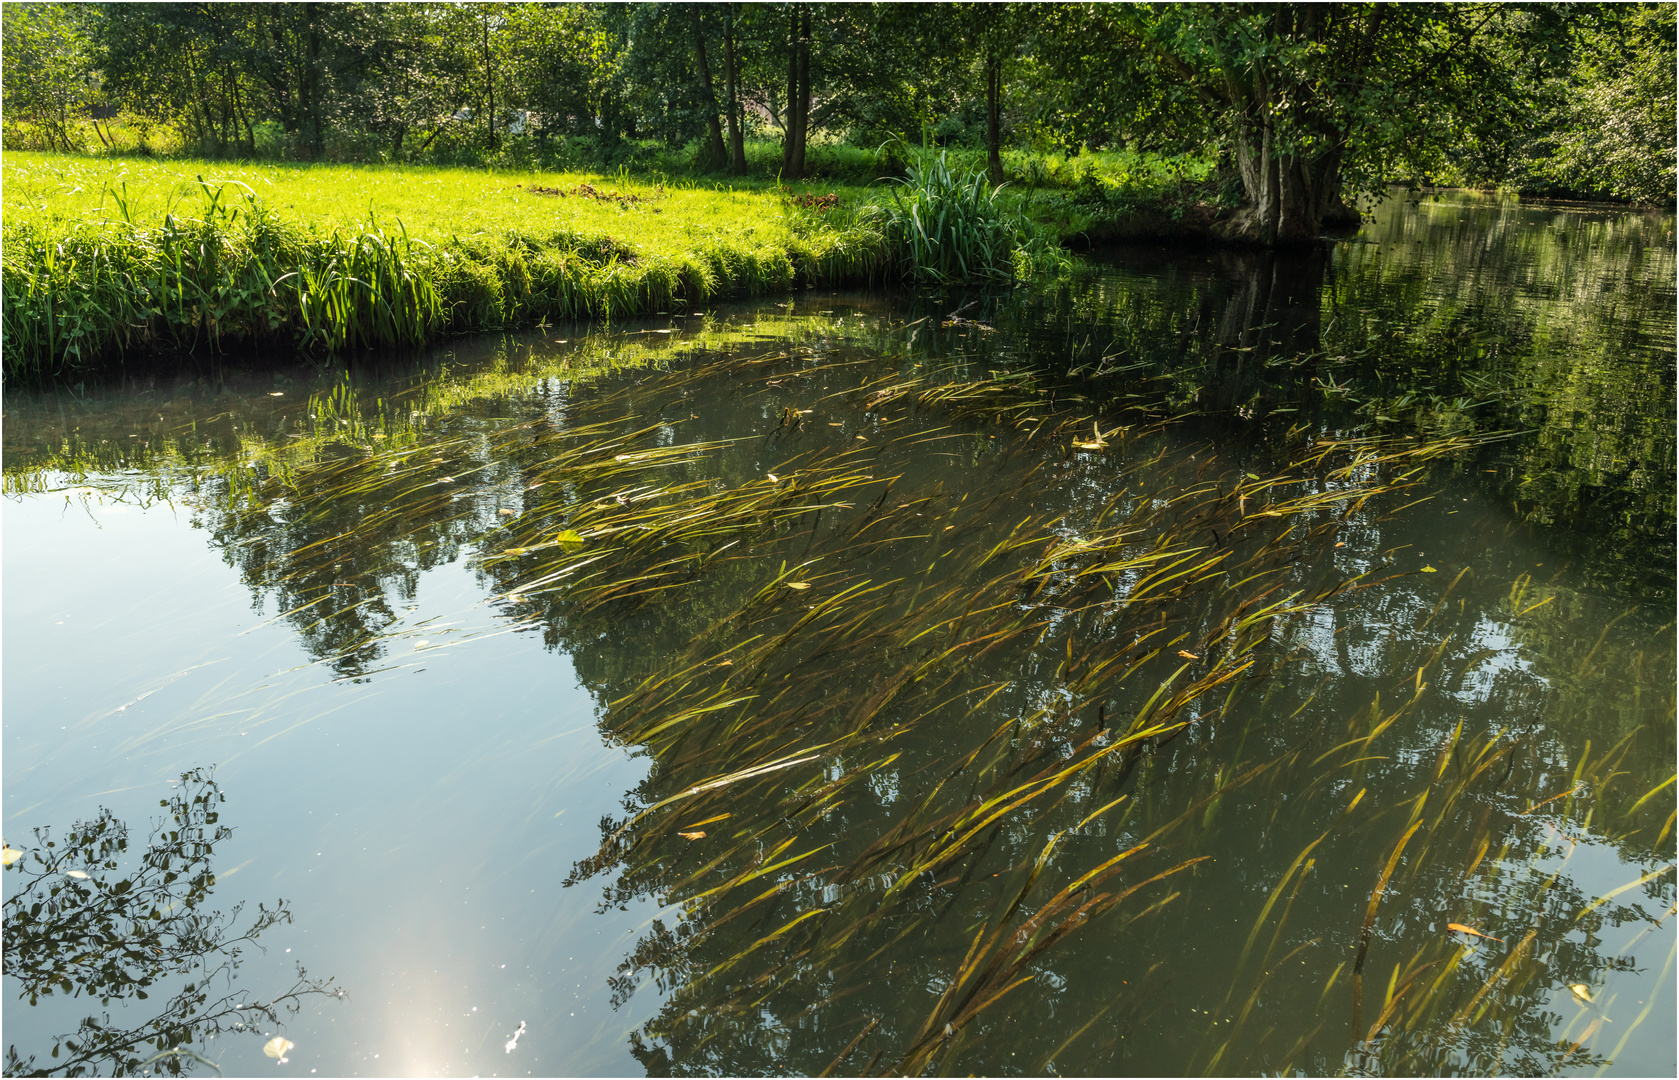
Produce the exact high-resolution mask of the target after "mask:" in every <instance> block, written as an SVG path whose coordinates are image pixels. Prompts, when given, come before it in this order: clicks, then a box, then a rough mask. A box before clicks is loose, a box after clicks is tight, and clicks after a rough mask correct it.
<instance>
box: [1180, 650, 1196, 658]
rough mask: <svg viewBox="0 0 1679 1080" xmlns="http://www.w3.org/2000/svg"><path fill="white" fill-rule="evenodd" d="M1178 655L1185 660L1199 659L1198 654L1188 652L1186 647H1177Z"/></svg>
mask: <svg viewBox="0 0 1679 1080" xmlns="http://www.w3.org/2000/svg"><path fill="white" fill-rule="evenodd" d="M1178 655H1179V656H1181V657H1183V658H1184V659H1185V660H1199V659H1201V658H1200V657H1199V656H1196V655H1195V654H1194V653H1192V652H1190V651H1189V650H1188V649H1179V650H1178Z"/></svg>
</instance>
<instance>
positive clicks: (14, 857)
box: [0, 846, 23, 866]
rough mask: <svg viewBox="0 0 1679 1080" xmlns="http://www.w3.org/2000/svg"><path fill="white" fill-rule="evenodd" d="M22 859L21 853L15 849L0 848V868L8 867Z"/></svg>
mask: <svg viewBox="0 0 1679 1080" xmlns="http://www.w3.org/2000/svg"><path fill="white" fill-rule="evenodd" d="M21 858H23V852H21V851H19V850H18V849H17V848H15V847H10V846H8V847H5V848H0V866H10V865H12V864H13V863H15V862H17V861H18V860H19V859H21Z"/></svg>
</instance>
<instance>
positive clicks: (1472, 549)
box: [4, 196, 1679, 1075]
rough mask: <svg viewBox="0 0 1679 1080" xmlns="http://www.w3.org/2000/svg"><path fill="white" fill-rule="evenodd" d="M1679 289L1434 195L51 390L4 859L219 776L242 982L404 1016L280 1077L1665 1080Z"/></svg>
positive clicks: (16, 1024) (18, 597)
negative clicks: (1000, 279) (337, 354)
mask: <svg viewBox="0 0 1679 1080" xmlns="http://www.w3.org/2000/svg"><path fill="white" fill-rule="evenodd" d="M1673 271H1674V257H1673V219H1672V217H1671V216H1668V215H1655V216H1647V215H1638V214H1631V213H1626V212H1623V211H1612V210H1607V209H1593V208H1568V207H1543V206H1533V205H1529V204H1522V203H1517V202H1514V201H1510V200H1506V201H1500V200H1492V199H1485V198H1479V197H1470V196H1452V197H1449V198H1446V199H1442V200H1434V201H1428V200H1422V201H1419V200H1411V201H1407V200H1404V199H1395V200H1391V201H1390V202H1388V203H1385V204H1384V205H1383V207H1382V208H1381V209H1380V211H1379V212H1378V215H1377V217H1376V220H1375V221H1374V222H1373V223H1371V224H1370V225H1368V226H1366V228H1365V229H1364V230H1363V231H1362V232H1361V234H1360V236H1359V238H1358V240H1357V241H1355V242H1351V243H1342V244H1338V245H1335V246H1333V247H1332V248H1326V249H1324V250H1323V251H1321V252H1317V253H1313V254H1309V255H1291V256H1278V255H1271V254H1259V253H1196V252H1188V253H1183V252H1178V253H1173V252H1165V251H1159V250H1137V251H1125V252H1116V253H1111V254H1109V255H1108V256H1105V257H1104V258H1103V260H1101V261H1100V262H1099V263H1097V264H1096V265H1093V266H1092V267H1090V268H1089V269H1088V270H1087V271H1086V272H1084V273H1081V274H1080V275H1078V276H1077V277H1075V278H1074V279H1073V280H1071V281H1069V282H1068V283H1066V284H1065V285H1064V286H1062V287H1060V288H1057V289H1053V290H1048V291H1045V292H1040V293H1035V294H1024V293H1023V294H1017V295H1013V296H995V295H942V296H941V295H931V296H912V297H870V296H840V295H818V296H812V295H801V296H799V297H796V298H794V299H792V300H789V301H783V302H781V303H779V304H765V305H749V306H741V307H736V308H724V309H720V310H718V311H715V312H709V313H694V314H685V313H681V312H676V313H671V314H669V315H668V316H666V317H663V318H659V319H655V320H651V321H649V322H647V323H642V324H636V325H634V326H628V327H620V328H614V329H603V328H584V327H549V328H544V329H543V330H541V331H540V332H532V333H529V334H523V335H515V336H512V337H499V338H494V339H478V340H463V341H461V342H458V343H456V344H454V345H453V346H452V347H450V348H447V349H443V350H440V351H438V352H436V353H433V354H431V355H429V356H427V357H423V358H416V359H412V360H401V359H390V360H374V359H371V358H370V359H367V360H362V361H358V362H357V363H356V364H354V365H353V366H352V369H351V371H350V373H349V374H348V375H345V374H344V373H343V372H341V371H337V370H334V369H331V368H312V367H297V368H290V369H286V370H282V371H278V372H274V371H269V370H266V369H264V370H262V371H261V372H260V373H258V372H256V371H254V370H253V371H245V370H241V369H239V368H238V367H237V366H236V365H235V366H228V367H222V368H208V369H197V370H189V371H185V372H183V373H181V374H180V375H179V376H170V377H155V378H151V379H146V380H142V381H139V382H134V383H130V384H127V385H124V386H121V387H111V388H103V389H101V388H88V387H83V388H81V389H80V390H79V391H75V392H60V393H57V394H47V395H33V396H28V395H20V394H14V395H12V396H10V397H8V398H7V402H6V418H5V430H4V438H5V462H6V464H5V468H6V482H7V490H8V494H9V496H10V497H9V499H8V501H7V503H6V504H5V507H4V515H5V517H4V526H5V538H6V545H5V552H4V560H5V564H4V569H5V572H6V574H5V580H6V591H5V601H6V603H5V613H4V618H5V626H4V629H5V640H6V653H5V672H4V673H5V676H6V678H5V701H4V704H5V714H6V721H7V722H6V727H5V735H4V750H5V774H4V784H5V834H6V840H7V842H8V844H10V845H11V846H13V847H17V848H24V849H28V850H30V851H31V852H34V851H36V850H42V851H44V850H45V849H44V848H41V847H40V842H39V841H37V840H36V838H35V837H34V836H33V835H32V834H31V832H30V830H31V829H32V828H34V827H37V826H42V825H51V826H53V827H54V830H55V831H54V835H55V836H58V835H62V834H63V832H64V830H66V829H68V828H69V827H70V826H71V825H72V823H74V822H76V821H79V820H80V821H86V820H91V819H93V818H94V815H95V814H96V812H97V811H98V809H99V808H100V807H106V808H109V809H110V810H111V811H112V812H113V813H114V814H115V815H116V816H117V817H118V818H120V819H122V820H124V821H126V822H128V824H129V828H130V850H129V852H128V853H127V854H124V855H119V856H114V857H113V862H114V863H115V864H116V868H115V869H112V870H108V871H107V870H104V869H101V868H100V867H99V866H98V865H95V864H94V863H77V864H75V865H87V866H88V867H89V870H90V871H92V876H91V877H89V878H87V879H69V878H65V877H64V876H63V875H62V874H58V875H56V876H54V877H52V878H50V879H48V880H47V881H46V882H44V883H43V885H44V887H51V886H53V885H59V886H63V887H67V888H72V889H80V890H83V891H85V892H87V893H88V894H89V895H94V894H96V893H97V894H98V895H104V896H107V897H110V896H114V895H115V893H114V891H113V890H114V888H115V886H116V883H117V882H118V881H120V880H123V879H124V876H125V875H131V874H133V873H134V872H135V867H136V865H137V857H138V855H139V851H140V849H141V848H142V847H143V846H144V840H145V837H146V835H147V829H148V825H149V824H150V823H151V822H152V821H154V820H157V819H158V818H159V817H160V816H161V815H162V814H163V813H164V811H163V810H162V809H160V807H159V801H160V800H163V799H167V798H168V797H169V794H170V792H171V791H172V790H180V789H171V788H170V787H169V784H170V782H172V781H178V780H179V779H180V777H181V774H182V773H183V772H186V771H187V770H191V769H193V768H196V767H208V766H211V765H214V766H215V773H214V778H215V782H216V783H217V784H218V785H219V786H220V788H221V789H222V791H224V792H225V793H226V795H227V797H228V801H227V802H226V803H225V804H222V808H221V811H220V814H221V824H223V825H228V826H231V827H232V829H233V832H232V834H231V836H228V837H225V838H223V839H219V840H217V841H216V843H215V845H214V851H213V863H212V864H211V867H212V869H213V872H214V874H215V883H214V888H213V891H212V892H210V893H209V895H208V896H207V897H205V898H201V899H199V900H197V901H196V902H197V903H198V905H199V907H200V908H202V909H203V910H205V911H208V910H212V909H214V910H221V911H229V910H231V909H232V908H233V906H234V905H236V904H240V903H244V904H246V905H247V907H246V909H245V911H244V913H243V914H242V915H241V916H240V920H236V921H235V924H234V925H243V923H244V922H248V921H249V919H250V915H251V912H252V911H254V909H255V908H256V905H257V904H258V903H259V902H260V903H265V904H267V905H268V906H269V907H272V906H273V904H274V902H275V901H276V900H277V899H283V901H284V902H285V904H286V905H287V909H288V911H289V912H290V914H291V917H292V921H291V922H290V923H284V922H282V923H280V924H278V925H275V926H273V927H271V928H269V929H267V930H266V931H265V932H264V933H263V935H262V937H261V939H260V944H262V945H263V946H265V947H266V952H262V953H257V952H255V951H253V950H250V949H247V950H246V953H245V958H244V959H245V962H244V966H243V967H242V968H241V969H240V971H239V973H238V976H239V978H238V982H237V983H236V984H233V985H234V986H235V987H236V988H237V989H238V991H239V992H240V994H239V996H244V994H245V993H248V994H249V996H250V997H251V998H253V999H257V1000H266V999H267V998H272V997H274V996H276V995H278V994H280V993H281V992H283V991H284V990H285V989H286V988H288V987H290V986H292V985H293V983H294V981H295V978H296V976H295V968H296V966H297V965H298V964H302V965H304V966H305V967H306V968H307V971H308V976H309V977H310V978H313V979H317V980H324V979H327V978H331V979H332V980H333V982H332V984H331V986H330V987H327V988H326V989H327V990H329V991H333V990H337V989H339V988H343V989H344V990H347V991H348V993H347V996H345V997H342V998H336V997H331V996H327V995H324V994H316V995H307V996H304V997H302V998H300V999H299V1004H300V1009H299V1011H297V1012H296V1014H295V1015H289V1016H288V1015H286V1014H284V1013H283V1012H282V1014H281V1019H282V1020H283V1023H284V1026H283V1033H284V1035H285V1037H286V1038H288V1039H290V1040H291V1041H292V1042H293V1043H295V1046H294V1047H293V1048H292V1049H291V1050H290V1052H289V1054H288V1056H287V1061H286V1062H285V1063H284V1064H280V1065H278V1066H276V1064H275V1063H274V1062H273V1061H270V1060H268V1059H267V1058H265V1057H264V1056H263V1054H262V1049H261V1048H262V1045H263V1043H264V1041H265V1040H266V1039H267V1038H268V1037H269V1036H270V1035H272V1034H275V1033H277V1032H280V1031H281V1030H282V1028H280V1027H279V1026H277V1025H276V1024H275V1023H273V1022H271V1021H270V1020H268V1019H267V1018H265V1017H262V1016H260V1015H253V1014H250V1013H249V1012H248V1011H247V1012H245V1013H240V1014H238V1015H239V1016H241V1017H243V1019H244V1020H245V1021H246V1022H248V1023H249V1024H250V1025H251V1026H252V1027H253V1028H255V1029H257V1030H258V1031H259V1035H258V1036H257V1037H253V1036H252V1035H251V1034H250V1032H249V1031H240V1030H233V1029H231V1028H230V1027H229V1026H228V1024H224V1025H223V1031H222V1034H221V1035H219V1036H218V1037H217V1038H216V1039H213V1040H212V1039H207V1038H205V1034H206V1033H207V1029H206V1028H205V1027H203V1026H200V1027H198V1028H193V1027H192V1025H191V1023H190V1020H191V1014H192V1012H193V1010H192V1009H190V1008H186V1009H184V1011H183V1012H182V1013H181V1015H180V1017H179V1022H178V1023H176V1024H175V1025H174V1026H172V1027H171V1028H170V1029H169V1031H168V1032H167V1035H166V1037H163V1036H159V1037H160V1038H162V1046H160V1047H159V1049H163V1048H167V1047H168V1046H171V1045H174V1043H175V1042H178V1041H179V1040H180V1039H181V1038H182V1037H183V1036H184V1035H185V1034H187V1033H188V1032H189V1031H190V1032H192V1033H193V1039H194V1041H193V1042H192V1043H191V1045H193V1046H194V1047H195V1048H197V1049H198V1051H199V1052H201V1053H203V1054H204V1055H206V1056H207V1057H209V1058H211V1059H212V1060H217V1061H220V1062H221V1064H222V1067H223V1069H224V1071H226V1072H228V1073H229V1074H235V1073H241V1072H251V1071H255V1070H256V1069H265V1070H274V1069H276V1068H278V1070H279V1071H281V1072H289V1073H300V1074H301V1073H306V1072H308V1071H309V1070H319V1072H320V1073H322V1074H329V1073H330V1074H371V1075H433V1074H436V1075H447V1074H465V1073H497V1074H501V1073H514V1074H526V1075H544V1074H554V1073H561V1074H572V1073H587V1074H607V1073H614V1074H616V1073H634V1074H640V1073H643V1072H647V1073H656V1074H669V1073H679V1074H696V1073H706V1074H713V1073H729V1074H748V1075H755V1074H762V1073H772V1072H793V1073H804V1074H815V1073H819V1072H822V1071H823V1070H824V1069H832V1070H833V1071H834V1072H836V1073H861V1072H865V1071H872V1072H875V1073H879V1072H881V1071H883V1070H887V1069H905V1068H907V1069H911V1070H926V1071H942V1070H946V1069H949V1070H962V1071H970V1072H980V1073H989V1074H1016V1073H1019V1074H1044V1073H1059V1074H1068V1075H1072V1074H1103V1075H1113V1074H1140V1075H1160V1074H1168V1075H1170V1074H1179V1073H1183V1074H1188V1073H1201V1072H1210V1073H1236V1074H1253V1073H1259V1072H1273V1071H1278V1070H1281V1069H1285V1068H1287V1069H1295V1070H1301V1071H1304V1072H1306V1073H1311V1074H1318V1073H1326V1074H1327V1073H1343V1072H1351V1073H1358V1074H1373V1073H1442V1072H1477V1073H1490V1072H1521V1073H1534V1074H1537V1073H1553V1072H1554V1073H1567V1074H1579V1073H1588V1072H1589V1073H1597V1072H1599V1071H1602V1070H1607V1071H1608V1072H1609V1073H1611V1074H1617V1075H1645V1074H1669V1073H1671V1072H1672V1071H1673V1070H1674V1069H1675V1067H1676V1065H1679V1062H1676V1060H1675V1055H1674V1044H1675V1032H1674V1024H1673V1016H1674V997H1673V979H1674V972H1673V956H1674V941H1675V938H1674V933H1673V918H1672V916H1673V905H1674V885H1673V882H1674V875H1673V849H1674V835H1673V809H1674V798H1673V787H1672V783H1671V781H1672V776H1673V759H1674V753H1675V748H1674V726H1673V715H1674V714H1673V707H1674V700H1673V699H1674V683H1675V672H1674V644H1673V627H1672V619H1671V611H1672V603H1673V570H1674V566H1673V551H1672V535H1673V533H1672V521H1673V518H1672V501H1673V482H1672V481H1673V474H1672V469H1671V459H1672V455H1673V427H1672V423H1671V416H1672V398H1673V372H1674V356H1673V337H1674V295H1673ZM1664 783H1665V784H1666V786H1665V787H1664V786H1663V785H1664ZM206 857H208V856H206ZM32 858H33V854H31V856H29V857H28V858H26V859H25V861H24V862H23V864H22V866H23V867H28V866H29V865H31V863H30V859H32ZM64 865H65V866H69V865H71V864H68V863H67V864H64ZM6 876H7V880H8V891H7V896H8V897H13V896H16V895H18V890H19V888H20V885H21V883H22V882H23V881H24V880H26V879H25V877H24V871H23V870H21V869H20V868H19V867H14V868H12V869H11V870H9V871H8V872H7V875H6ZM100 890H104V892H99V891H100ZM62 895H65V896H69V895H73V894H71V893H67V894H62ZM13 914H14V912H13V910H12V909H10V908H9V909H8V920H10V919H11V918H12V916H13ZM1454 925H1455V926H1456V927H1463V928H1467V929H1454V928H1453V927H1454ZM53 955H58V956H59V959H58V960H55V961H52V962H53V963H68V962H69V961H68V960H66V959H65V958H64V957H65V956H67V955H68V954H53ZM133 962H134V963H135V964H143V963H144V962H145V961H144V960H143V959H136V960H134V961H133ZM64 970H66V971H68V970H70V969H68V968H66V969H64ZM6 974H7V979H8V982H7V987H8V991H9V993H8V997H7V1001H6V1005H5V1024H6V1032H7V1035H6V1039H7V1042H8V1044H10V1045H12V1046H14V1047H15V1048H16V1049H17V1050H18V1052H19V1053H20V1054H22V1055H25V1056H27V1055H29V1054H35V1055H36V1056H37V1065H38V1066H41V1067H51V1065H52V1064H53V1061H52V1059H51V1058H50V1057H49V1055H50V1053H51V1051H52V1049H53V1047H54V1045H55V1040H56V1039H58V1038H60V1037H62V1036H64V1035H66V1034H67V1033H70V1032H72V1031H74V1030H75V1028H76V1025H77V1023H78V1022H79V1021H80V1019H81V1018H82V1017H83V1016H85V1015H87V1013H88V1011H89V1007H90V1006H89V1004H88V999H87V998H85V997H83V998H70V999H68V1000H67V999H66V997H65V995H64V993H63V992H62V987H60V988H59V991H60V992H58V993H56V994H54V995H52V996H38V997H37V1003H36V1004H33V1005H31V1004H29V1003H28V998H27V997H25V998H20V997H19V996H18V991H19V989H20V988H23V987H26V986H27V985H39V983H40V982H41V972H40V971H39V970H32V971H19V970H15V969H14V965H13V963H12V962H11V961H10V960H9V963H8V969H7V973H6ZM188 978H189V977H187V976H182V975H174V976H171V975H168V974H167V973H160V974H159V983H158V987H159V988H162V987H168V988H170V992H171V993H172V992H174V991H176V990H178V989H179V987H181V986H182V985H184V983H185V982H186V981H188ZM31 979H34V980H35V982H34V983H30V982H29V980H31ZM72 985H73V987H74V985H75V984H74V983H73V984H72ZM1571 987H1577V988H1579V989H1578V990H1576V989H1571ZM168 1000H171V999H170V998H169V994H167V993H162V992H159V990H158V989H154V990H153V992H152V993H151V994H150V996H149V997H148V998H147V999H146V1000H144V1001H139V1000H133V999H132V998H130V999H129V1000H127V1002H126V1004H125V1002H124V1000H123V999H121V998H120V997H118V998H113V999H112V1001H111V1002H110V1004H109V1005H108V1006H95V1008H96V1009H98V1010H107V1009H108V1010H109V1011H110V1012H111V1013H112V1014H113V1016H115V1017H117V1018H118V1019H119V1020H121V1022H123V1023H126V1024H129V1025H135V1026H138V1027H139V1028H140V1029H141V1030H144V1022H145V1021H146V1019H147V1018H148V1017H149V1016H153V1015H156V1014H159V1013H161V1012H163V1011H164V1008H163V1006H161V1005H159V1004H158V1003H159V1002H162V1001H168ZM233 1004H235V1005H249V1004H250V1002H247V1001H238V1002H234V1003H233ZM521 1022H523V1024H524V1031H523V1033H522V1034H520V1035H519V1036H518V1038H517V1040H516V1041H515V1042H514V1043H513V1045H512V1048H511V1049H508V1048H507V1044H508V1042H509V1041H510V1040H512V1039H513V1036H514V1033H515V1032H516V1031H517V1030H518V1029H519V1028H520V1025H521ZM154 1034H155V1033H154ZM60 1045H63V1046H64V1047H66V1048H68V1047H69V1044H68V1043H62V1044H60ZM65 1052H66V1053H68V1049H66V1051H65ZM151 1052H153V1051H151V1050H148V1051H147V1052H146V1053H147V1054H148V1055H149V1054H150V1053H151ZM60 1060H63V1058H62V1057H61V1058H60ZM169 1061H170V1062H184V1063H185V1067H187V1068H188V1069H189V1070H190V1069H193V1068H197V1069H198V1070H199V1071H204V1070H202V1067H201V1066H194V1065H193V1064H192V1063H191V1062H190V1060H189V1059H181V1058H173V1059H169ZM108 1067H109V1066H108V1065H107V1066H106V1068H108Z"/></svg>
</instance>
